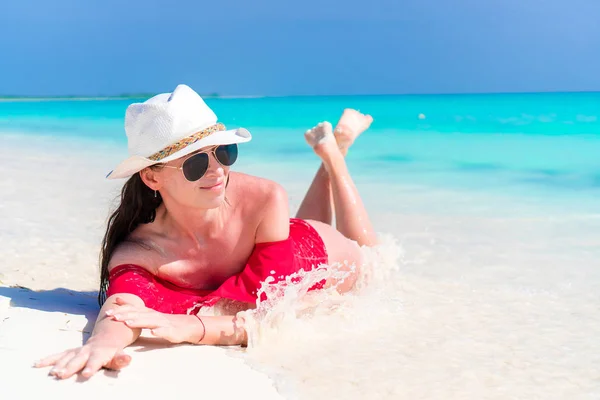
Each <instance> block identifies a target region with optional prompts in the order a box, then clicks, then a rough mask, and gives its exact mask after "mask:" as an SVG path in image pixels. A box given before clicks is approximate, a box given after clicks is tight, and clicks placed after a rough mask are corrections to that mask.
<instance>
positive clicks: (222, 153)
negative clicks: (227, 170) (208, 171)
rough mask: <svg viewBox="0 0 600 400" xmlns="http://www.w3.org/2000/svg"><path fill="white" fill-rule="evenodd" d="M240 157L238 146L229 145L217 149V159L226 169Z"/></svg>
mask: <svg viewBox="0 0 600 400" xmlns="http://www.w3.org/2000/svg"><path fill="white" fill-rule="evenodd" d="M237 156H238V147H237V144H227V145H222V146H219V147H217V148H216V149H215V157H217V160H219V162H220V163H221V165H224V166H226V167H229V166H232V165H233V163H234V162H235V160H237Z"/></svg>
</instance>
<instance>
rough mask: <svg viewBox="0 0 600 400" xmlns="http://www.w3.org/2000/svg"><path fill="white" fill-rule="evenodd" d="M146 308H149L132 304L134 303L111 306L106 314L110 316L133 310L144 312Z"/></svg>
mask: <svg viewBox="0 0 600 400" xmlns="http://www.w3.org/2000/svg"><path fill="white" fill-rule="evenodd" d="M146 310H147V309H146V308H145V307H137V306H132V305H124V306H119V307H114V308H109V309H108V310H106V311H105V312H104V313H105V314H106V315H108V316H113V315H117V314H122V313H126V312H133V311H138V312H143V311H146Z"/></svg>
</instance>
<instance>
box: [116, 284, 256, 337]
mask: <svg viewBox="0 0 600 400" xmlns="http://www.w3.org/2000/svg"><path fill="white" fill-rule="evenodd" d="M120 296H121V295H118V296H117V299H116V304H117V305H118V307H116V308H114V309H110V310H107V311H106V313H105V314H106V319H105V320H106V321H107V322H108V321H110V323H111V324H112V325H114V324H117V325H122V326H123V327H125V328H127V329H129V330H130V331H133V332H135V331H139V330H140V329H142V328H144V329H149V330H150V332H151V333H152V334H153V335H154V336H156V337H160V338H163V339H165V340H167V341H169V342H171V343H183V342H187V343H192V344H206V345H222V346H232V345H240V344H241V345H244V344H246V343H247V340H248V338H247V336H246V331H245V330H244V327H243V324H242V322H243V321H241V319H240V318H238V317H236V316H217V317H213V316H199V315H198V316H197V315H186V314H165V313H161V312H159V311H155V310H152V309H150V308H147V307H145V306H144V305H143V304H142V305H140V304H131V303H128V302H126V301H124V300H123V299H121V298H120ZM111 328H112V326H111Z"/></svg>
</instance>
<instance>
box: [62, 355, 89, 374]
mask: <svg viewBox="0 0 600 400" xmlns="http://www.w3.org/2000/svg"><path fill="white" fill-rule="evenodd" d="M89 357H90V353H89V352H88V351H85V350H81V351H79V353H77V354H75V356H74V357H73V358H71V360H70V361H69V362H68V363H67V364H66V365H65V366H64V368H63V370H62V372H61V374H60V376H59V378H62V379H67V378H70V377H71V376H73V374H76V373H78V372H79V371H81V370H82V369H83V367H84V366H85V365H86V363H87V362H88V360H89Z"/></svg>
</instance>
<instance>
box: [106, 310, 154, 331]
mask: <svg viewBox="0 0 600 400" xmlns="http://www.w3.org/2000/svg"><path fill="white" fill-rule="evenodd" d="M117 321H123V322H124V323H125V325H127V326H128V327H130V328H147V329H154V328H160V327H162V326H164V324H165V319H164V318H163V317H162V315H160V314H158V313H131V314H125V315H122V316H120V318H119V319H117Z"/></svg>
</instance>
